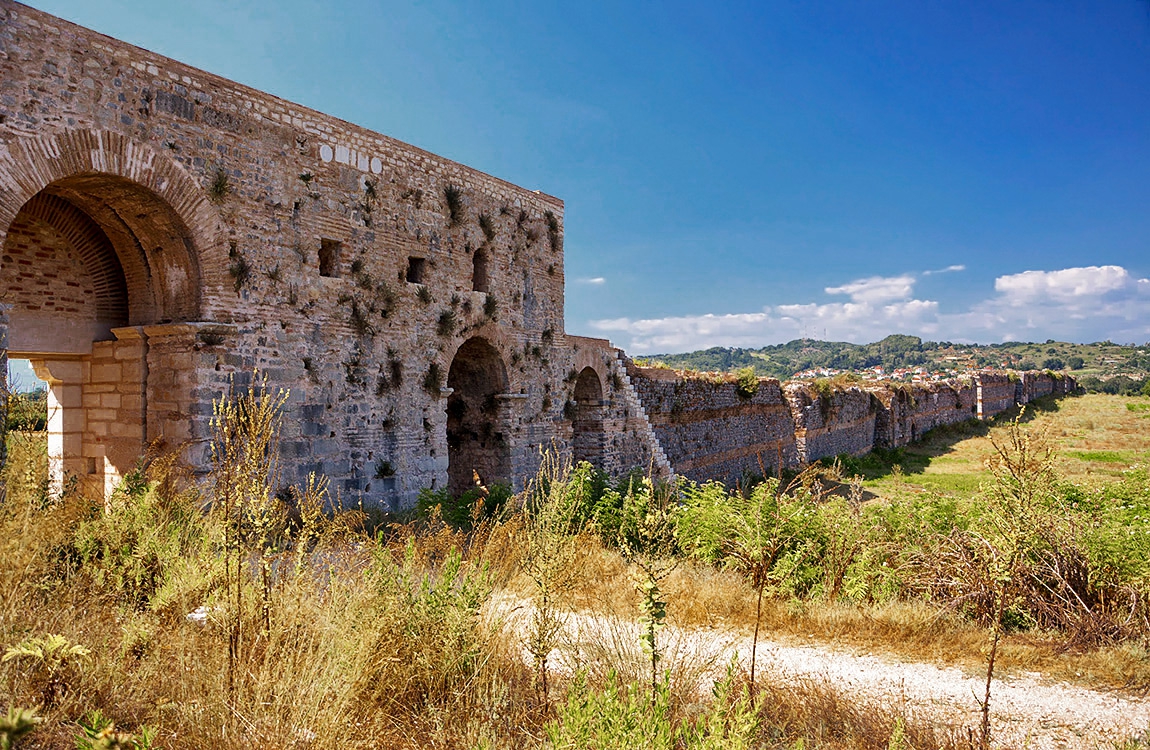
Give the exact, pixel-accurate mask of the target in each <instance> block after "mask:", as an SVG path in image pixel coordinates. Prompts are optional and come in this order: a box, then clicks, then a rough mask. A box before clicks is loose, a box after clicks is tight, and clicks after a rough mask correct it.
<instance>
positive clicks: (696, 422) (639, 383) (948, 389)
mask: <svg viewBox="0 0 1150 750" xmlns="http://www.w3.org/2000/svg"><path fill="white" fill-rule="evenodd" d="M627 367H628V372H629V373H630V374H631V380H632V382H633V383H634V384H635V389H636V392H637V393H638V394H639V396H640V397H641V400H642V403H643V407H644V409H645V410H646V413H647V416H648V419H649V420H650V422H651V424H652V425H653V427H654V430H655V433H656V434H657V435H658V438H659V442H660V443H661V444H662V446H663V448H664V450H665V451H666V453H667V456H668V458H669V459H670V462H671V464H672V465H673V467H674V469H675V471H676V473H678V474H681V475H683V476H686V477H687V478H689V479H692V480H695V481H706V480H712V479H716V480H720V481H725V482H732V481H735V480H737V479H738V478H739V477H741V476H742V475H743V474H744V472H758V471H759V470H760V464H759V457H760V456H762V458H763V465H765V466H768V467H771V468H772V469H773V468H774V467H775V465H776V459H775V456H776V455H778V453H779V451H780V450H781V451H782V454H783V459H784V460H783V464H784V465H785V466H789V467H795V466H799V465H801V464H803V463H809V462H812V461H817V460H818V459H820V458H825V457H828V456H836V455H839V454H842V453H848V454H853V455H860V454H863V453H867V452H869V451H871V450H873V449H874V448H876V447H883V448H897V447H901V446H905V445H907V444H909V443H911V442H913V441H915V440H918V439H919V438H921V437H922V436H923V435H924V434H925V433H926V432H928V431H930V430H932V429H934V428H936V427H940V426H943V425H949V424H956V423H960V422H965V421H968V420H970V419H975V418H983V419H989V418H991V417H993V416H995V415H996V414H1000V413H1002V412H1003V411H1006V410H1007V409H1010V408H1012V407H1013V406H1014V405H1015V379H1012V377H1011V375H1010V374H1009V373H996V372H984V373H978V374H977V375H976V376H974V377H970V378H959V379H956V380H953V381H947V382H941V383H907V384H892V383H867V384H861V385H858V386H848V387H845V388H844V387H842V386H841V385H833V386H832V387H831V388H829V389H824V390H823V392H822V393H821V394H820V389H819V388H818V387H816V385H815V384H814V383H810V382H791V383H784V384H779V382H778V381H776V380H771V379H761V380H760V381H759V390H758V392H757V393H756V394H755V395H754V396H753V397H751V398H745V397H741V396H739V395H738V392H737V388H736V383H735V382H734V378H733V377H731V376H730V375H722V374H718V373H689V372H682V371H676V370H667V369H655V368H639V367H636V366H635V365H634V364H633V363H632V362H630V360H627ZM1016 378H1017V382H1019V383H1027V385H1026V386H1025V390H1024V391H1020V393H1026V394H1038V395H1036V396H1034V397H1035V398H1039V397H1041V396H1043V395H1065V394H1067V393H1073V392H1074V390H1075V387H1076V384H1075V383H1074V380H1073V378H1070V377H1066V376H1054V375H1051V374H1050V373H1026V374H1025V378H1021V377H1019V376H1016ZM980 394H981V395H982V396H983V397H984V398H985V399H986V400H985V401H983V402H980V401H979V398H980Z"/></svg>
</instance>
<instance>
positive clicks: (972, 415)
mask: <svg viewBox="0 0 1150 750" xmlns="http://www.w3.org/2000/svg"><path fill="white" fill-rule="evenodd" d="M870 390H871V393H872V394H873V395H874V396H875V399H876V400H877V402H878V404H877V407H878V413H877V415H876V421H875V445H876V446H879V447H883V448H897V447H900V446H903V445H907V444H909V443H912V442H914V441H915V440H918V439H919V437H921V436H922V435H923V434H924V433H926V432H927V431H929V430H933V429H934V428H935V427H941V426H943V425H948V424H956V423H959V422H965V421H967V420H970V419H976V418H977V417H978V413H977V412H978V407H977V398H978V396H977V392H976V390H975V387H974V382H973V380H972V379H969V378H964V379H959V380H954V381H949V382H942V383H915V384H913V385H907V386H895V385H881V386H876V387H873V388H871V389H870Z"/></svg>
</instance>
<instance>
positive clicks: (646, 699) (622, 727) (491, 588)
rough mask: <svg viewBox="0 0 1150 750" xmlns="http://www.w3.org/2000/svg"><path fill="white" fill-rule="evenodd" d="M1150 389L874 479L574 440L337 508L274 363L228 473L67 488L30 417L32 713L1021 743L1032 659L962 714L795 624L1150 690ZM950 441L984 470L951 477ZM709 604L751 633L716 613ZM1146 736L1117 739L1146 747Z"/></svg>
mask: <svg viewBox="0 0 1150 750" xmlns="http://www.w3.org/2000/svg"><path fill="white" fill-rule="evenodd" d="M1128 404H1129V405H1130V406H1128ZM1144 404H1145V405H1147V406H1150V399H1140V398H1117V397H1102V396H1091V397H1085V398H1081V399H1070V400H1067V401H1064V402H1062V403H1061V404H1059V405H1057V406H1053V407H1050V408H1049V409H1048V410H1046V411H1042V412H1038V413H1032V414H1027V415H1025V416H1024V418H1023V419H1022V420H1019V421H1016V422H1012V423H1004V424H1001V425H999V426H996V427H993V428H991V429H990V430H989V431H983V430H982V429H981V428H974V427H971V428H966V429H967V430H968V432H967V433H959V432H951V433H947V434H944V435H936V436H932V438H931V439H930V440H928V441H927V442H926V443H924V445H923V446H918V447H915V448H913V449H912V450H909V451H907V452H905V453H903V454H899V455H894V454H890V455H882V456H877V457H870V458H867V459H864V460H861V461H860V460H857V459H852V460H845V459H844V462H843V464H841V465H840V468H841V466H842V465H845V468H846V469H847V474H848V476H847V477H842V476H840V475H838V474H836V470H835V469H834V468H833V467H819V466H816V467H812V468H810V469H808V470H806V471H804V472H802V473H800V474H798V475H796V476H793V477H791V476H787V477H784V478H783V479H782V480H779V479H777V478H767V479H765V480H763V481H760V482H753V481H748V482H747V483H746V486H744V487H738V488H734V489H730V488H726V487H722V486H720V485H717V484H708V485H701V486H699V485H693V484H688V483H681V484H677V485H673V486H665V485H658V484H655V483H652V482H650V481H648V480H647V479H645V478H644V477H642V476H633V477H629V478H626V479H624V480H623V481H621V482H615V483H613V482H610V481H608V479H607V478H606V477H604V476H602V475H600V474H599V473H597V472H595V471H594V470H593V469H592V468H591V467H590V466H587V465H580V466H578V467H574V468H571V467H568V466H564V465H562V464H561V462H559V461H558V460H557V459H555V458H554V457H552V456H548V457H545V460H544V465H543V468H542V470H541V472H540V475H539V476H538V477H537V478H536V479H535V480H534V481H533V482H532V483H531V485H530V486H529V488H528V489H527V490H526V491H525V492H523V493H520V494H519V495H516V496H514V497H511V496H510V495H509V493H506V492H501V491H499V490H498V489H497V488H490V489H488V488H476V490H474V491H472V492H470V493H468V494H467V495H465V496H464V497H463V498H460V499H453V498H450V497H448V496H446V495H444V494H442V493H440V494H436V493H427V494H426V495H425V497H424V501H423V502H422V503H421V508H422V511H423V512H422V513H421V515H420V516H419V517H418V518H412V519H407V520H402V521H401V520H399V519H378V518H369V516H368V515H365V514H364V513H363V512H361V511H359V510H358V509H353V510H337V511H336V512H332V511H331V508H333V507H337V508H338V506H339V499H338V498H334V497H332V496H331V495H330V493H328V491H327V488H326V484H325V482H324V480H323V478H321V477H313V478H312V480H311V481H309V482H308V483H307V485H306V486H303V487H281V486H280V485H279V483H278V482H277V479H276V477H277V471H276V462H275V454H276V452H275V442H276V430H277V424H278V409H279V405H280V400H279V399H278V398H277V397H276V396H274V395H272V394H267V393H263V392H260V391H259V390H258V389H257V390H255V391H249V392H247V393H242V394H238V395H237V396H235V397H234V398H232V399H231V400H229V401H225V402H222V403H220V404H218V405H217V417H216V422H215V425H216V438H215V453H214V455H215V459H216V460H215V468H214V471H213V474H212V476H211V477H210V479H209V481H208V482H206V483H200V484H198V485H193V484H191V483H189V482H188V481H187V480H186V478H183V477H180V476H179V475H178V473H177V472H174V471H173V470H172V469H171V466H172V463H171V460H170V459H167V458H163V457H152V458H151V459H150V460H145V461H144V462H142V463H141V468H140V470H139V471H138V472H135V473H133V474H132V475H131V476H129V477H128V478H127V479H126V480H125V482H124V483H123V485H122V486H121V488H120V489H119V490H118V491H117V492H116V493H115V495H114V496H113V497H112V498H111V499H110V500H109V501H108V502H107V503H103V502H100V503H94V502H92V501H91V500H89V499H86V498H85V496H84V493H83V492H82V488H80V487H72V488H70V489H69V491H67V492H65V493H64V495H63V496H61V497H49V496H48V495H47V493H46V492H45V491H44V484H43V481H42V478H43V476H44V461H45V455H44V445H43V442H42V439H40V438H39V437H38V436H33V435H32V434H31V433H13V434H11V435H10V436H9V448H10V452H9V461H8V463H7V465H6V466H5V469H4V477H5V481H6V496H5V497H4V498H3V499H2V503H0V576H2V581H0V649H3V657H2V661H0V686H2V687H0V690H3V693H0V695H2V696H3V698H2V700H0V743H3V744H2V746H4V747H8V746H16V747H81V748H112V747H136V748H143V747H171V748H183V747H188V748H191V747H197V748H198V747H257V748H260V747H267V748H273V747H276V748H278V747H300V748H303V747H381V746H382V747H443V748H448V747H452V748H454V747H491V748H496V747H500V748H502V747H508V748H512V747H515V748H518V747H522V748H533V747H554V748H576V747H595V748H616V747H618V748H625V747H644V748H646V747H656V748H658V747H665V748H672V747H675V748H710V747H714V748H719V747H723V748H728V747H733V748H738V747H748V748H750V747H762V748H796V747H803V748H812V747H827V748H891V747H906V748H911V747H913V748H960V747H979V746H987V745H996V746H1010V745H1004V744H999V743H1005V742H1013V740H1011V739H1010V738H1009V737H1008V736H1007V735H1001V736H1000V733H999V732H998V727H999V726H1000V725H998V724H996V723H994V722H993V720H992V719H993V717H994V715H995V712H996V711H997V710H998V709H999V708H1000V706H999V700H1001V699H1000V698H999V697H998V695H997V694H996V693H995V690H999V689H1001V687H1000V686H1001V683H999V682H992V683H988V684H990V685H991V686H992V687H991V688H990V689H989V691H988V692H984V691H983V690H982V689H981V688H980V689H979V691H978V694H977V696H972V697H971V699H970V700H971V709H972V710H968V711H966V712H965V713H962V714H961V715H960V716H955V715H953V714H951V715H946V713H945V712H940V711H925V710H922V709H921V708H920V707H916V706H914V705H912V704H911V703H909V702H906V701H899V700H895V699H893V698H891V699H889V700H879V699H875V698H874V697H873V695H872V696H869V697H868V695H866V694H864V693H863V692H860V691H858V690H855V689H854V688H851V687H849V685H848V683H847V681H845V680H839V679H833V680H832V679H831V678H830V677H829V675H828V677H827V679H820V678H819V677H818V676H817V673H809V674H806V675H798V676H796V675H794V674H792V675H791V676H790V677H785V676H783V675H782V674H780V672H779V671H777V669H776V667H777V665H776V666H771V664H772V657H771V656H769V655H766V654H764V653H763V649H765V648H766V646H765V644H766V642H767V641H770V642H771V644H772V648H773V649H774V651H773V653H777V652H779V649H780V648H781V647H782V646H786V647H788V648H790V647H798V644H799V643H802V644H804V647H805V646H806V644H817V643H822V644H824V646H822V647H823V648H826V647H827V646H836V647H840V648H841V647H849V648H851V649H853V650H855V651H856V652H857V651H859V650H867V651H871V652H875V653H879V654H887V655H899V656H901V657H903V658H913V659H919V660H927V661H931V662H934V663H936V664H949V665H953V666H956V667H958V668H959V669H961V670H963V671H964V672H965V673H966V674H967V675H968V676H971V675H981V677H979V678H978V679H979V680H980V682H979V684H980V685H981V684H982V682H981V680H984V679H985V678H987V677H988V676H990V674H991V673H992V672H997V674H998V676H1001V675H1004V674H1005V675H1019V674H1020V673H1024V672H1029V673H1041V674H1044V675H1047V676H1050V677H1055V678H1058V679H1062V680H1068V681H1072V682H1076V683H1079V684H1081V685H1084V686H1091V687H1107V688H1109V689H1117V690H1118V691H1120V694H1121V695H1123V696H1127V697H1128V698H1129V699H1130V700H1133V701H1138V700H1140V699H1139V698H1138V695H1139V694H1140V692H1141V691H1144V690H1145V689H1146V688H1147V687H1150V659H1148V656H1147V650H1146V639H1147V636H1148V635H1150V620H1148V613H1150V609H1148V606H1147V605H1148V602H1150V556H1148V554H1147V552H1150V487H1148V481H1147V474H1146V469H1145V463H1144V460H1145V457H1146V454H1145V451H1146V450H1147V446H1146V445H1145V443H1144V442H1140V441H1145V440H1146V438H1145V437H1142V435H1143V433H1144V431H1140V430H1138V429H1137V427H1138V426H1140V425H1141V424H1142V422H1141V421H1140V420H1143V419H1144V418H1145V415H1146V414H1147V413H1150V412H1148V411H1147V410H1146V409H1143V405H1144ZM1087 414H1090V415H1093V416H1086V415H1087ZM1088 419H1090V420H1093V421H1094V425H1093V427H1090V428H1089V429H1087V425H1086V421H1085V420H1088ZM1044 436H1045V437H1044ZM932 441H933V442H932ZM1096 443H1097V444H1096ZM975 444H977V446H979V447H976V446H975ZM1055 445H1057V446H1058V447H1059V448H1060V450H1061V454H1059V453H1055V452H1054V450H1053V448H1054V446H1055ZM944 446H945V448H944ZM914 451H923V453H922V454H921V455H919V454H917V453H915V452H914ZM1068 451H1077V452H1079V453H1081V454H1083V455H1085V456H1088V457H1089V456H1094V455H1096V454H1100V452H1101V453H1106V452H1108V451H1109V452H1114V453H1116V454H1117V455H1120V456H1122V461H1108V460H1102V461H1094V460H1093V458H1082V456H1078V457H1077V458H1074V459H1072V460H1070V459H1066V458H1061V459H1060V458H1058V457H1059V456H1060V455H1061V456H1063V457H1065V456H1066V455H1067V453H1068ZM1106 455H1110V454H1109V453H1106ZM915 456H917V458H916V457H915ZM948 457H958V458H961V459H962V461H965V463H963V464H962V465H961V466H962V467H963V468H961V470H958V469H955V470H954V471H952V472H951V474H953V475H955V476H959V475H965V474H966V473H968V472H969V473H970V474H972V475H975V476H977V477H978V481H977V482H965V480H964V482H957V481H956V482H952V483H951V484H949V485H948V484H945V483H942V484H936V485H932V484H931V483H930V482H928V481H918V480H919V479H925V478H926V477H928V476H932V470H938V469H939V468H940V467H942V466H946V465H947V462H946V459H947V458H948ZM958 458H955V460H956V461H957V460H958ZM925 459H929V460H925ZM924 461H925V462H924ZM1074 461H1077V462H1079V463H1074ZM916 462H917V463H916ZM896 465H897V466H899V469H898V470H897V471H896V470H895V469H894V466H896ZM957 465H958V464H954V465H953V466H957ZM953 466H952V468H953ZM1095 468H1097V470H1095ZM1062 469H1070V471H1071V476H1072V477H1073V478H1074V480H1075V481H1074V482H1070V481H1067V479H1066V475H1064V474H1062V473H1060V472H1061V470H1062ZM853 474H858V475H860V476H859V478H858V479H854V480H852V479H850V476H849V475H853ZM972 485H973V486H972ZM509 603H510V604H509ZM591 621H594V622H596V623H599V625H597V626H596V627H595V628H588V627H586V626H585V625H586V623H588V622H591ZM581 624H582V625H583V626H581ZM704 632H709V633H719V632H722V633H727V634H733V635H724V636H722V638H719V640H718V641H716V640H714V639H711V640H708V641H707V642H708V643H716V642H721V643H727V644H734V647H731V648H711V647H707V648H703V647H701V646H700V643H701V642H700V640H699V639H698V638H693V639H692V638H684V637H683V634H684V633H696V634H698V633H704ZM723 639H727V640H723ZM744 639H745V640H744ZM739 644H741V645H739ZM756 652H757V653H756ZM736 654H737V655H740V656H741V658H737V659H735V660H732V659H731V657H732V656H734V655H736ZM756 657H757V658H756ZM882 658H889V656H884V657H882ZM988 659H989V660H990V663H989V664H988ZM756 667H757V668H756ZM988 667H989V669H988ZM712 686H713V687H712ZM1007 700H1009V698H1008V697H1007ZM983 706H984V707H985V711H983V710H981V707H983ZM1002 706H1003V707H1006V706H1007V704H1006V703H1003V704H1002ZM4 712H6V715H3V714H4ZM984 722H985V723H984ZM1143 729H1144V727H1143ZM1137 734H1138V731H1137V730H1136V729H1130V728H1126V729H1124V730H1123V732H1122V733H1121V734H1120V735H1119V734H1115V735H1114V736H1109V737H1108V736H1106V734H1105V733H1104V732H1103V731H1102V729H1100V730H1099V732H1098V733H1096V734H1094V735H1093V736H1092V737H1091V738H1090V740H1089V741H1090V742H1101V743H1102V746H1104V747H1105V746H1113V747H1139V746H1145V744H1144V741H1143V740H1140V739H1138V737H1137ZM1083 741H1084V742H1085V741H1086V740H1083ZM1123 743H1126V744H1125V745H1124V744H1123Z"/></svg>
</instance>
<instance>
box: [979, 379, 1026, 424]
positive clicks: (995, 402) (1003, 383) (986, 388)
mask: <svg viewBox="0 0 1150 750" xmlns="http://www.w3.org/2000/svg"><path fill="white" fill-rule="evenodd" d="M1016 378H1017V376H1014V377H1013V378H1012V377H1011V375H1010V374H1008V373H1005V372H980V373H978V374H976V375H975V376H974V386H975V390H976V392H977V403H978V417H979V418H980V419H990V418H991V417H993V416H994V415H995V414H998V413H1000V412H1004V411H1006V410H1007V409H1009V408H1011V407H1012V406H1014V404H1015V395H1016V393H1015V387H1014V384H1015V379H1016Z"/></svg>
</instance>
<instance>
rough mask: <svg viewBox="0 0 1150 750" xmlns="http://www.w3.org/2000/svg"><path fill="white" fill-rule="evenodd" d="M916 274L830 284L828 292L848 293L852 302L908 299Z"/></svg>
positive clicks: (912, 289)
mask: <svg viewBox="0 0 1150 750" xmlns="http://www.w3.org/2000/svg"><path fill="white" fill-rule="evenodd" d="M914 282H915V278H914V276H912V275H910V274H903V275H902V276H871V277H869V278H866V279H857V280H855V281H852V282H850V283H849V284H843V285H842V286H828V287H827V288H826V289H825V290H824V291H826V293H827V294H847V295H850V298H851V301H852V302H858V303H882V302H891V301H893V300H898V299H907V298H908V297H910V295H911V294H912V293H913V292H914Z"/></svg>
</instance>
